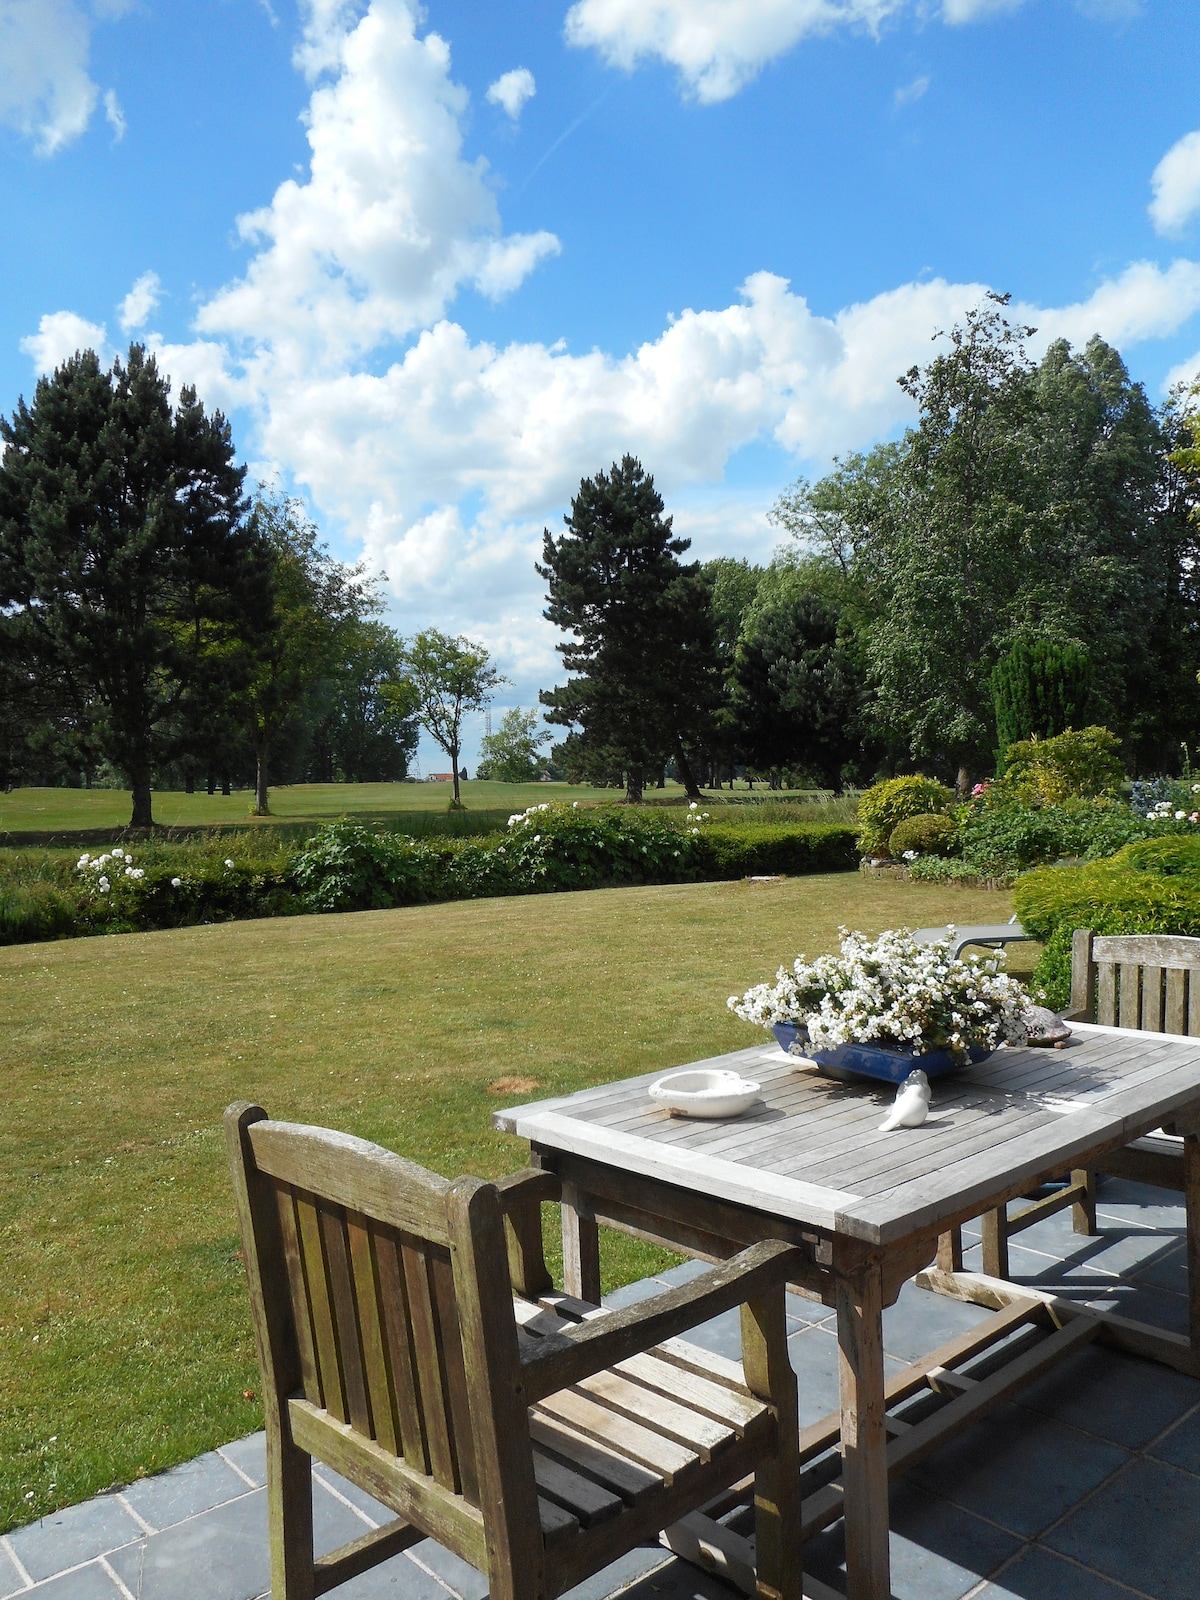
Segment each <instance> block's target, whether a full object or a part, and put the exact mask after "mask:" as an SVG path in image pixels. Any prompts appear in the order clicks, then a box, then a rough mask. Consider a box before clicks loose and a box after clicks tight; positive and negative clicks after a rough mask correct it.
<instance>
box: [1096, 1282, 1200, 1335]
mask: <svg viewBox="0 0 1200 1600" xmlns="http://www.w3.org/2000/svg"><path fill="white" fill-rule="evenodd" d="M1071 1287H1072V1289H1075V1287H1076V1286H1075V1285H1072V1286H1071ZM1075 1297H1076V1298H1078V1295H1077V1294H1076V1295H1075ZM1083 1298H1084V1301H1085V1304H1087V1305H1090V1306H1095V1308H1096V1309H1097V1310H1098V1311H1116V1312H1117V1313H1119V1315H1121V1316H1123V1317H1132V1318H1133V1319H1134V1320H1135V1321H1137V1322H1149V1323H1151V1324H1152V1325H1153V1326H1154V1327H1156V1328H1166V1329H1167V1331H1168V1332H1170V1333H1186V1332H1187V1326H1188V1309H1187V1300H1186V1299H1185V1298H1184V1296H1183V1295H1181V1294H1172V1293H1171V1292H1170V1290H1169V1289H1156V1288H1155V1287H1154V1285H1153V1284H1152V1283H1138V1282H1137V1281H1136V1280H1135V1281H1134V1282H1132V1283H1117V1284H1114V1285H1113V1287H1112V1288H1111V1289H1109V1290H1103V1289H1100V1290H1097V1289H1095V1286H1094V1285H1087V1286H1084V1292H1083Z"/></svg>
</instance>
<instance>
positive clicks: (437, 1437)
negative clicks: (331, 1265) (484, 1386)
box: [400, 1236, 458, 1489]
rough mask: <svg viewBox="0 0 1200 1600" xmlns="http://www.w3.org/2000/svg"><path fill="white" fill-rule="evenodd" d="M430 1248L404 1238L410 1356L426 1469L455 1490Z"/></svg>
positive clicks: (452, 1442)
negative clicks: (425, 1448) (422, 1423)
mask: <svg viewBox="0 0 1200 1600" xmlns="http://www.w3.org/2000/svg"><path fill="white" fill-rule="evenodd" d="M431 1254H432V1249H431V1247H429V1246H428V1245H427V1244H426V1242H425V1241H424V1240H421V1239H414V1238H412V1237H411V1236H409V1237H406V1238H404V1239H403V1240H402V1241H401V1245H400V1255H401V1259H402V1261H403V1263H404V1287H405V1291H406V1295H407V1299H408V1310H409V1317H410V1326H411V1328H412V1342H413V1354H414V1356H415V1357H416V1378H417V1394H418V1396H419V1404H420V1407H421V1414H422V1416H423V1417H424V1419H425V1440H426V1443H427V1445H428V1448H429V1470H430V1472H431V1473H432V1474H433V1477H434V1478H435V1479H436V1480H437V1482H438V1483H440V1484H441V1486H442V1488H443V1489H457V1488H458V1474H457V1472H456V1471H455V1461H454V1441H453V1434H452V1432H451V1430H452V1428H453V1419H452V1417H451V1414H450V1403H449V1400H450V1397H449V1395H448V1394H447V1393H446V1387H445V1384H444V1382H443V1381H442V1363H441V1357H440V1354H439V1351H438V1332H439V1328H438V1317H437V1312H436V1309H435V1305H434V1298H433V1285H432V1283H431V1282H430V1267H431V1263H430V1259H429V1258H430V1255H431Z"/></svg>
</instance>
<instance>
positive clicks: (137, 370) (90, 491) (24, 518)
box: [0, 345, 262, 828]
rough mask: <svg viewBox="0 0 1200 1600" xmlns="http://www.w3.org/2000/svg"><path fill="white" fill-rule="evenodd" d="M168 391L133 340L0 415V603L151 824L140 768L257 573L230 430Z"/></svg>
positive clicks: (252, 593) (157, 755)
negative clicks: (111, 357)
mask: <svg viewBox="0 0 1200 1600" xmlns="http://www.w3.org/2000/svg"><path fill="white" fill-rule="evenodd" d="M170 387H171V385H170V380H169V379H168V378H167V377H165V376H163V375H162V374H160V373H159V371H158V368H157V366H156V364H155V361H154V358H153V356H148V355H147V354H146V352H145V350H144V349H143V348H142V346H140V345H133V346H131V347H130V351H129V359H128V362H127V363H125V364H122V363H121V362H120V361H119V360H118V361H116V362H114V364H113V367H112V370H111V371H109V372H105V371H103V370H102V369H101V366H100V363H99V361H98V360H97V358H96V355H95V353H94V352H93V351H91V350H86V351H83V352H82V353H77V354H76V355H75V356H73V357H72V358H71V359H70V360H69V361H66V362H64V363H63V365H62V366H60V367H59V368H58V369H57V371H56V372H55V373H54V375H53V377H50V378H42V379H40V380H39V381H38V385H37V389H36V391H35V393H34V398H33V404H32V405H31V406H27V405H26V404H25V402H24V400H21V401H19V402H18V404H17V407H16V410H15V411H14V413H13V416H12V418H11V420H8V419H3V418H0V437H2V438H3V440H4V443H5V445H6V449H5V451H4V456H3V462H2V463H0V608H3V609H5V610H7V611H8V612H9V613H10V614H12V615H19V616H20V617H21V618H22V619H23V622H24V624H25V627H24V629H23V631H22V638H23V643H24V644H25V646H26V647H27V649H28V652H29V660H30V662H31V663H32V665H33V666H34V668H35V670H37V671H39V672H45V673H46V674H48V675H50V676H51V677H52V678H54V679H55V680H56V681H58V682H60V683H61V684H62V686H63V692H64V695H65V697H66V698H67V699H68V701H69V703H70V704H71V705H73V707H74V708H75V715H76V717H77V720H78V721H79V722H81V723H82V722H83V721H85V720H86V721H87V723H88V726H89V732H90V735H91V737H92V738H94V740H95V742H96V744H97V746H98V748H99V750H100V752H101V753H102V754H103V755H105V756H107V758H108V759H109V760H110V761H111V762H112V763H113V765H114V766H115V767H117V768H118V769H119V770H120V771H122V772H123V773H124V774H125V776H126V778H127V779H128V782H129V785H130V788H131V789H132V791H133V814H132V818H131V826H132V827H135V828H149V827H151V826H152V825H153V816H152V809H151V781H152V777H153V773H154V770H155V768H156V766H157V765H159V764H160V763H161V762H162V761H164V760H167V759H169V758H170V756H171V755H172V754H173V753H174V750H175V748H176V747H177V744H178V741H179V738H180V729H181V727H182V726H183V725H184V724H185V723H186V720H187V719H186V717H185V715H184V711H185V708H186V705H187V701H188V697H189V695H190V694H192V693H194V692H198V691H199V689H200V688H201V686H202V683H203V679H204V675H205V670H206V659H207V657H208V654H209V652H210V650H211V649H212V648H213V647H214V646H219V644H220V640H221V638H222V637H223V636H224V635H226V634H227V633H228V631H229V630H230V629H232V630H233V631H235V632H236V631H237V630H238V629H239V628H241V627H242V626H249V619H250V618H251V617H252V616H253V614H254V611H255V609H256V604H257V596H258V594H259V587H258V586H259V585H260V583H261V579H262V571H261V566H260V565H259V564H258V563H257V562H256V559H255V549H254V541H253V539H252V537H251V535H250V534H249V533H248V531H247V530H246V528H245V525H244V517H243V513H244V510H245V505H244V502H243V500H242V478H243V474H244V470H245V469H244V468H241V467H238V466H236V465H235V464H234V449H233V442H232V439H231V437H230V431H229V426H228V424H227V423H226V421H225V419H224V417H223V416H222V415H221V414H220V412H216V413H214V414H213V415H212V416H211V417H210V416H207V415H206V414H205V410H204V407H203V405H202V404H201V403H200V401H199V400H198V399H197V398H196V392H195V390H194V389H190V388H185V389H183V390H182V391H181V393H180V396H179V400H178V403H177V404H176V405H174V406H172V404H171V399H170Z"/></svg>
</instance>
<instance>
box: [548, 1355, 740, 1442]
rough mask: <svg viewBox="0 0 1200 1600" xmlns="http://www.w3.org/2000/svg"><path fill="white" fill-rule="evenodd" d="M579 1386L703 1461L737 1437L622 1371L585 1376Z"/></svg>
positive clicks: (720, 1425)
mask: <svg viewBox="0 0 1200 1600" xmlns="http://www.w3.org/2000/svg"><path fill="white" fill-rule="evenodd" d="M578 1387H579V1389H580V1390H581V1391H582V1392H583V1393H584V1394H586V1395H588V1396H589V1397H590V1398H591V1399H593V1400H596V1401H598V1402H599V1403H600V1404H601V1405H603V1406H606V1407H607V1408H608V1409H609V1410H610V1411H615V1412H617V1414H618V1415H619V1416H623V1417H628V1418H629V1420H630V1421H631V1422H636V1423H638V1424H640V1425H641V1426H642V1427H645V1428H649V1429H650V1430H651V1431H652V1432H654V1433H657V1434H659V1435H661V1437H662V1438H664V1439H670V1440H671V1441H672V1443H674V1444H678V1445H682V1446H683V1447H684V1449H685V1450H694V1451H695V1452H696V1454H697V1455H698V1456H699V1457H700V1459H701V1461H709V1460H711V1459H712V1457H713V1456H714V1455H716V1454H717V1453H718V1452H719V1451H721V1450H725V1449H727V1448H728V1447H729V1446H730V1445H731V1444H732V1443H733V1441H734V1438H735V1437H736V1435H735V1434H734V1432H733V1429H732V1428H730V1427H728V1426H727V1425H726V1424H725V1423H721V1422H716V1421H714V1420H713V1418H712V1417H706V1416H703V1415H702V1414H701V1413H700V1412H698V1411H693V1410H692V1409H691V1408H690V1407H689V1406H686V1405H683V1404H681V1403H680V1402H679V1401H678V1400H672V1399H669V1398H668V1397H667V1396H666V1395H664V1394H661V1393H659V1392H658V1391H657V1390H655V1389H648V1388H646V1386H645V1385H644V1384H641V1383H638V1382H637V1381H636V1380H635V1379H633V1378H631V1377H629V1376H626V1375H625V1374H623V1373H620V1372H616V1371H612V1372H598V1373H597V1374H596V1376H595V1377H594V1378H584V1379H583V1381H582V1382H581V1383H580V1384H579V1386H578Z"/></svg>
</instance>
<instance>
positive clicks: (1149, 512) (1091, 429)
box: [538, 296, 1200, 798]
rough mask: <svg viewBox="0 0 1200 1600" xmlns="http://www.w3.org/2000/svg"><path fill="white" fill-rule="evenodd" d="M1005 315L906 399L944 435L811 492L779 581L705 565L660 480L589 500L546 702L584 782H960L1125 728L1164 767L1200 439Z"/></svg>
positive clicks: (915, 380) (1181, 682)
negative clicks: (1035, 353) (1086, 730)
mask: <svg viewBox="0 0 1200 1600" xmlns="http://www.w3.org/2000/svg"><path fill="white" fill-rule="evenodd" d="M1006 305H1007V297H1000V296H989V297H988V299H987V300H986V301H985V302H984V303H983V305H981V306H980V307H979V308H978V309H977V310H976V311H975V312H973V313H972V314H970V315H969V316H968V318H967V320H966V323H965V324H964V325H963V326H961V327H958V328H955V329H954V330H953V331H952V332H951V334H950V336H949V343H948V348H947V349H946V350H945V351H944V353H942V354H939V355H938V356H936V357H935V358H934V359H933V360H932V361H931V362H930V363H929V365H928V366H926V367H925V368H923V369H920V368H915V367H914V368H913V369H912V370H911V371H909V372H908V373H905V374H904V375H903V376H902V377H901V378H900V380H899V381H900V383H901V385H902V386H903V388H904V389H905V391H906V392H907V393H908V394H910V395H911V396H912V398H913V399H914V400H915V401H916V402H917V405H918V408H919V420H918V422H917V424H916V426H915V427H913V428H910V429H909V430H908V431H907V432H906V433H905V435H904V437H903V438H901V439H900V440H898V441H895V442H892V443H888V444H884V445H880V446H878V447H877V448H876V449H874V450H872V451H871V452H870V453H869V454H866V455H855V456H852V457H850V458H849V459H848V460H846V461H845V462H840V463H837V464H836V465H835V469H834V471H833V472H832V473H830V474H829V476H827V477H826V478H824V479H822V480H821V481H820V482H819V483H816V484H808V483H806V482H800V483H798V484H796V485H795V486H794V487H793V488H792V489H791V490H789V491H788V492H787V493H786V494H785V495H784V496H783V497H782V498H781V499H780V501H779V502H778V503H777V505H776V507H775V508H774V512H773V520H774V521H775V523H776V524H777V526H779V527H780V529H781V530H782V531H783V532H784V533H785V534H786V535H787V536H788V537H787V541H786V543H785V544H784V546H783V547H782V548H781V549H780V551H779V552H778V553H777V555H776V558H775V560H774V561H773V562H772V563H771V564H770V565H769V566H767V567H757V566H753V565H751V564H750V563H748V562H745V561H737V560H734V559H730V558H723V559H720V560H716V561H711V562H707V563H704V564H701V563H695V562H693V563H690V564H688V563H684V562H682V561H681V560H680V557H681V556H682V555H683V554H684V553H685V551H686V550H687V548H688V542H687V541H686V540H683V539H678V538H676V537H674V535H673V533H672V529H671V519H670V518H669V517H665V516H664V515H663V510H664V508H663V502H662V500H661V497H660V496H659V495H658V494H657V492H656V491H655V489H654V485H653V481H652V480H651V479H650V477H649V476H648V475H647V474H646V473H645V472H644V470H643V469H642V467H641V465H640V463H638V462H637V461H635V460H633V459H632V458H631V457H628V456H627V457H626V458H625V459H624V460H623V461H622V462H621V463H620V464H619V465H614V467H613V468H612V471H611V472H609V473H603V472H602V473H599V474H597V476H596V477H595V478H592V479H586V480H585V481H584V482H583V483H582V484H581V486H580V491H579V494H578V495H577V496H576V498H575V500H574V501H573V502H572V506H571V512H570V515H569V516H568V517H567V518H566V519H565V521H566V532H565V533H564V534H562V535H560V536H558V537H557V538H556V537H554V536H553V535H552V534H551V533H550V532H549V531H547V532H546V535H545V540H544V554H543V562H542V564H541V565H540V566H539V568H538V570H539V572H540V574H541V575H542V576H543V577H544V578H545V579H546V582H547V585H548V591H549V605H548V608H547V610H546V613H545V614H546V616H547V617H548V618H549V619H550V620H551V621H553V622H555V623H557V624H558V625H559V626H560V627H562V628H563V629H564V630H566V632H567V635H568V637H567V639H566V641H565V642H564V643H563V644H561V645H560V646H559V648H560V651H561V653H562V656H563V660H564V663H565V665H566V666H567V667H568V668H569V669H570V670H571V671H572V673H573V674H574V676H573V677H572V678H571V679H570V680H569V681H568V682H567V683H566V684H564V685H562V686H560V687H558V688H556V689H554V690H552V691H550V692H548V693H545V694H543V696H542V700H543V702H544V704H545V705H546V707H547V712H546V715H547V720H548V721H550V722H552V723H558V724H560V725H562V726H564V727H565V728H566V729H567V730H568V732H567V736H566V738H565V740H564V742H563V744H562V745H561V746H560V747H559V755H560V757H561V759H562V760H563V762H564V764H565V765H566V767H567V769H568V770H569V771H570V772H572V773H573V774H574V775H578V776H584V777H588V778H590V779H591V780H592V781H607V782H613V781H614V780H615V779H617V778H619V779H622V780H623V781H624V783H625V786H626V790H627V793H628V795H629V796H630V798H633V797H635V796H636V795H638V794H640V793H641V789H642V786H643V785H644V784H645V783H646V782H647V781H650V779H651V778H652V776H653V775H654V774H655V773H657V772H661V770H662V769H663V766H664V764H666V763H673V764H674V767H675V769H676V770H677V772H678V775H679V777H680V778H681V779H682V781H683V782H684V784H685V785H686V786H687V789H688V792H689V793H695V792H697V790H698V783H697V781H696V780H697V776H698V775H700V774H706V775H707V781H709V782H713V781H719V778H720V774H721V773H722V772H725V773H729V772H731V771H732V769H733V767H734V766H735V765H738V766H745V767H747V768H749V769H750V770H751V771H752V772H753V771H759V772H763V773H765V774H770V775H772V777H773V778H774V780H775V781H778V780H779V778H780V776H781V774H783V773H784V772H785V771H790V772H791V773H793V774H794V775H796V776H800V777H805V778H808V779H810V780H812V781H816V782H819V783H822V784H829V785H833V786H840V785H841V783H842V782H843V781H846V780H855V781H860V782H861V781H864V780H868V779H870V778H872V777H873V776H875V775H877V774H879V773H881V772H882V773H890V772H896V771H900V770H904V769H906V768H909V767H911V766H913V765H920V766H923V767H926V768H930V769H932V770H935V771H937V772H939V773H941V774H942V775H943V776H945V777H947V778H949V779H953V780H955V781H957V782H959V783H960V784H963V783H965V782H966V781H967V778H968V776H969V775H971V774H978V773H980V772H983V771H990V770H991V769H992V767H993V765H994V764H995V761H996V752H997V750H1003V749H1004V748H1005V747H1006V746H1007V744H1008V743H1010V742H1012V740H1013V739H1019V738H1027V737H1029V736H1030V735H1031V734H1037V735H1039V736H1047V735H1051V734H1055V733H1058V732H1061V731H1062V729H1063V728H1064V727H1067V726H1070V725H1074V726H1076V727H1079V726H1081V725H1082V724H1083V723H1085V722H1087V723H1105V724H1107V725H1108V726H1109V727H1111V728H1113V729H1114V730H1115V731H1116V732H1117V733H1119V734H1120V736H1121V737H1122V739H1123V741H1124V748H1125V751H1126V754H1127V756H1128V758H1129V759H1130V761H1131V763H1132V764H1133V766H1134V767H1135V769H1138V770H1142V771H1158V770H1165V769H1167V768H1169V767H1170V766H1172V764H1173V763H1174V762H1175V761H1176V759H1177V755H1178V751H1179V745H1180V742H1181V741H1182V740H1185V739H1186V740H1190V739H1191V738H1192V737H1193V735H1194V733H1195V729H1196V725H1197V720H1198V719H1200V690H1198V686H1197V669H1198V668H1200V593H1198V590H1197V582H1198V577H1197V575H1198V573H1200V563H1198V558H1200V525H1198V521H1197V507H1198V504H1200V434H1198V433H1197V423H1196V420H1195V418H1194V417H1193V416H1192V415H1190V414H1189V413H1188V411H1187V409H1186V407H1185V406H1184V405H1183V404H1182V403H1181V401H1180V398H1179V397H1178V396H1175V397H1173V398H1172V399H1171V401H1170V402H1168V403H1167V404H1166V405H1164V406H1162V407H1160V408H1155V407H1154V406H1152V405H1151V404H1150V402H1149V401H1148V399H1147V397H1146V394H1145V392H1144V390H1143V388H1142V386H1141V385H1140V384H1136V383H1133V382H1132V381H1131V380H1130V378H1129V375H1128V373H1127V371H1126V369H1125V366H1124V364H1123V362H1122V360H1121V358H1120V356H1119V354H1118V353H1117V351H1115V350H1114V349H1112V347H1111V346H1109V345H1107V344H1105V343H1104V341H1103V340H1101V339H1099V338H1093V339H1092V340H1091V341H1089V343H1088V345H1087V346H1086V348H1085V349H1084V350H1083V351H1082V352H1073V351H1072V350H1071V348H1070V346H1069V345H1068V344H1067V343H1066V342H1065V341H1061V340H1060V341H1057V342H1055V343H1054V344H1052V345H1051V346H1050V348H1049V349H1048V351H1047V352H1046V354H1045V356H1044V357H1043V358H1042V360H1041V361H1040V362H1037V363H1034V362H1033V361H1031V360H1030V359H1029V358H1028V357H1027V355H1026V354H1025V350H1024V343H1023V341H1024V340H1025V339H1026V338H1027V337H1028V336H1029V335H1030V334H1031V333H1033V332H1034V331H1035V330H1033V329H1029V328H1023V327H1020V326H1014V325H1013V324H1012V323H1011V322H1009V320H1008V319H1007V317H1006V315H1005V306H1006Z"/></svg>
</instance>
